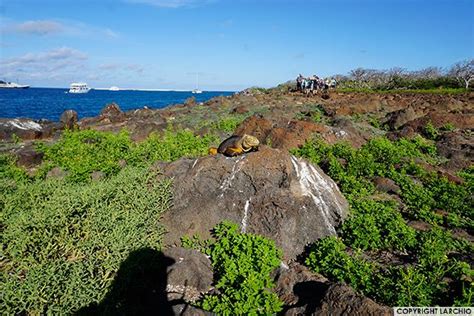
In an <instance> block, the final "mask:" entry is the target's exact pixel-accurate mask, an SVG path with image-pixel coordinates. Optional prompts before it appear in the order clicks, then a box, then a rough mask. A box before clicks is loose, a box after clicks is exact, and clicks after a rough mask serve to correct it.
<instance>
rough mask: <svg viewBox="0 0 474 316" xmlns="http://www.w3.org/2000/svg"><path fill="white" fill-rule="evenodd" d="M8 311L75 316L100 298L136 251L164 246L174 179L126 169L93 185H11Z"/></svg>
mask: <svg viewBox="0 0 474 316" xmlns="http://www.w3.org/2000/svg"><path fill="white" fill-rule="evenodd" d="M0 185H2V187H1V191H2V199H3V201H4V202H3V212H2V214H1V223H0V225H1V227H2V236H1V243H2V250H3V254H2V265H3V267H2V270H3V271H2V282H1V285H0V291H1V293H2V300H1V303H0V308H1V310H2V311H3V312H4V313H6V314H10V315H13V314H24V313H28V314H36V315H37V314H57V315H64V314H71V313H73V312H74V311H76V310H78V309H79V308H81V307H84V306H88V305H89V304H91V303H93V302H99V301H101V300H102V299H103V298H104V296H105V295H106V293H107V292H108V290H109V287H110V285H111V283H112V281H113V278H114V274H115V273H116V272H117V270H118V269H119V266H120V264H121V263H122V261H123V260H125V259H126V258H127V256H128V254H129V253H130V252H131V251H134V250H136V249H140V248H142V247H150V248H153V249H159V247H160V237H161V230H160V228H159V226H158V221H159V218H160V214H161V213H162V212H163V211H165V210H166V209H167V208H168V206H169V205H170V199H171V196H170V191H171V190H170V183H169V182H157V180H156V174H154V173H150V172H149V170H147V169H137V168H132V167H127V168H125V169H124V170H122V171H121V172H120V173H119V174H118V175H117V176H115V177H111V178H110V179H107V180H105V181H100V182H93V183H90V184H88V185H83V184H75V183H70V182H65V181H61V180H56V179H55V180H47V181H36V182H32V183H19V184H17V186H16V187H15V188H14V189H11V188H10V189H8V190H4V187H3V185H4V183H3V182H0Z"/></svg>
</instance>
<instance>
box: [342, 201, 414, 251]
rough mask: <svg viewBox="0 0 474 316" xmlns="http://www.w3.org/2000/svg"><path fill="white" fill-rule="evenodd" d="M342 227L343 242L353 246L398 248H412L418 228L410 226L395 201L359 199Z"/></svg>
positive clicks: (353, 204)
mask: <svg viewBox="0 0 474 316" xmlns="http://www.w3.org/2000/svg"><path fill="white" fill-rule="evenodd" d="M351 210H352V213H351V217H350V218H349V220H347V221H345V222H344V225H343V226H342V236H343V237H344V241H345V242H346V243H347V244H348V245H350V246H351V247H354V248H361V249H364V250H367V249H398V250H404V249H409V248H411V247H413V246H414V245H415V243H416V234H415V230H414V229H413V228H411V227H409V226H408V225H407V224H406V223H405V221H404V219H403V218H402V216H401V214H400V212H399V211H398V210H397V209H396V206H395V204H394V203H393V202H392V203H390V202H378V201H373V200H367V199H364V200H358V201H354V202H353V203H352V208H351Z"/></svg>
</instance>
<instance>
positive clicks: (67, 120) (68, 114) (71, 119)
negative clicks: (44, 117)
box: [59, 110, 78, 130]
mask: <svg viewBox="0 0 474 316" xmlns="http://www.w3.org/2000/svg"><path fill="white" fill-rule="evenodd" d="M77 118H78V117H77V112H76V111H74V110H66V111H64V112H63V114H61V117H60V118H59V121H60V122H61V123H62V124H63V126H64V128H65V129H71V130H72V129H74V128H75V127H76V126H77V122H78V119H77Z"/></svg>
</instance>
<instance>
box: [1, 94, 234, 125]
mask: <svg viewBox="0 0 474 316" xmlns="http://www.w3.org/2000/svg"><path fill="white" fill-rule="evenodd" d="M67 91H68V89H53V88H29V89H0V118H18V117H27V118H32V119H48V120H51V121H58V120H59V117H60V115H61V113H63V112H64V111H65V110H75V111H76V112H77V113H78V115H79V118H83V117H89V116H96V115H98V114H99V113H100V111H101V110H102V108H103V107H104V106H105V105H107V104H109V103H111V102H115V103H117V104H118V105H119V106H120V108H121V109H122V111H128V110H133V109H138V108H143V107H144V106H147V107H149V108H151V109H160V108H164V107H167V106H169V105H172V104H178V103H183V102H184V100H186V99H187V98H189V97H192V96H194V97H195V98H196V101H197V102H205V101H207V100H209V99H211V98H213V97H216V96H220V95H222V96H227V95H232V94H233V93H234V92H219V91H204V92H203V93H201V94H192V93H191V92H190V91H132V90H123V91H108V90H91V91H89V93H84V94H72V93H66V92H67Z"/></svg>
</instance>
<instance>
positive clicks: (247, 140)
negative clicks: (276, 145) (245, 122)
mask: <svg viewBox="0 0 474 316" xmlns="http://www.w3.org/2000/svg"><path fill="white" fill-rule="evenodd" d="M258 145H260V142H259V141H258V139H257V138H256V137H253V136H250V135H247V134H244V135H243V136H242V148H243V149H244V150H245V151H249V150H250V149H252V148H256V147H258Z"/></svg>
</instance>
